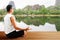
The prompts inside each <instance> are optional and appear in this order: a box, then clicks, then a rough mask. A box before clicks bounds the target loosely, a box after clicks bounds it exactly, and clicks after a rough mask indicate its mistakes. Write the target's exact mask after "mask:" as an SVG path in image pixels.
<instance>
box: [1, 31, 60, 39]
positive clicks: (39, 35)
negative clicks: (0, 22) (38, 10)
mask: <svg viewBox="0 0 60 40" xmlns="http://www.w3.org/2000/svg"><path fill="white" fill-rule="evenodd" d="M0 35H1V33H0ZM6 40H7V39H6ZM14 40H60V32H28V34H27V37H26V39H25V38H24V37H21V38H16V39H14Z"/></svg>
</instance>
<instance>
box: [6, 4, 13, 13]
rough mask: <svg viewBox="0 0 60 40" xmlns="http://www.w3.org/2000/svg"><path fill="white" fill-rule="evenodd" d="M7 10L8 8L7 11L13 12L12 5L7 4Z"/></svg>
mask: <svg viewBox="0 0 60 40" xmlns="http://www.w3.org/2000/svg"><path fill="white" fill-rule="evenodd" d="M6 10H7V12H10V13H13V7H12V5H7V7H6Z"/></svg>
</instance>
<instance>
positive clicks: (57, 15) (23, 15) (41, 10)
mask: <svg viewBox="0 0 60 40" xmlns="http://www.w3.org/2000/svg"><path fill="white" fill-rule="evenodd" d="M8 4H11V5H12V6H13V7H14V15H15V17H16V20H17V21H18V22H20V21H23V22H25V23H26V24H28V25H30V24H33V25H36V26H39V25H44V24H45V23H46V22H48V23H51V24H55V25H56V29H57V31H60V0H0V22H1V21H3V17H4V16H5V15H6V13H7V12H6V6H7V5H8Z"/></svg>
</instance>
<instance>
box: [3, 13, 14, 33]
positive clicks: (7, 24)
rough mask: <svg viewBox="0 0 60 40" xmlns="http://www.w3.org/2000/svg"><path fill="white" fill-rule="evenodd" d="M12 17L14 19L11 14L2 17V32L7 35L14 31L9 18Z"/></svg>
mask: <svg viewBox="0 0 60 40" xmlns="http://www.w3.org/2000/svg"><path fill="white" fill-rule="evenodd" d="M12 16H13V17H14V15H12V14H6V15H5V17H4V31H5V33H6V34H9V33H10V32H12V31H14V30H15V29H14V27H13V25H12V23H11V21H10V17H12ZM14 18H15V17H14Z"/></svg>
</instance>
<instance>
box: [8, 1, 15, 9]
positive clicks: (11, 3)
mask: <svg viewBox="0 0 60 40" xmlns="http://www.w3.org/2000/svg"><path fill="white" fill-rule="evenodd" d="M8 5H12V6H13V8H14V9H15V8H16V7H15V4H14V1H10V2H9V4H8Z"/></svg>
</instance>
